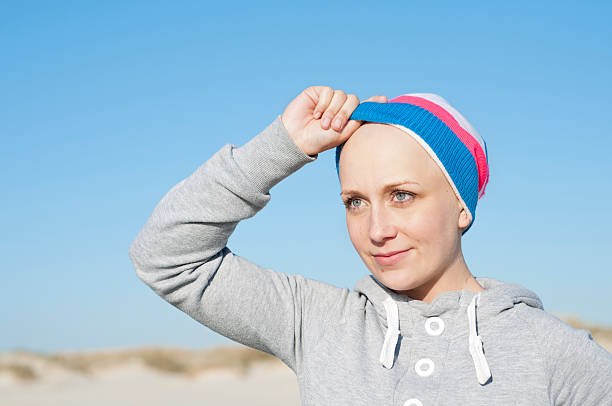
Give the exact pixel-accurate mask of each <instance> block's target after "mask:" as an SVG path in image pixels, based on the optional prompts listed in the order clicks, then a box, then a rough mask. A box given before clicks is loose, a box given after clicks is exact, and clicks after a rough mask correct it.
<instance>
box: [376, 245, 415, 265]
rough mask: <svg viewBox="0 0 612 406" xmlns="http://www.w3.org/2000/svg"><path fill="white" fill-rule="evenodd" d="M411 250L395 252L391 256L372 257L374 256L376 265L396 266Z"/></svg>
mask: <svg viewBox="0 0 612 406" xmlns="http://www.w3.org/2000/svg"><path fill="white" fill-rule="evenodd" d="M411 249H412V248H409V249H407V250H404V251H395V252H394V253H391V255H373V256H374V260H376V262H377V263H378V265H383V266H388V265H393V264H396V263H398V262H399V261H401V260H402V259H403V258H404V257H405V256H406V255H408V253H409V252H410V250H411Z"/></svg>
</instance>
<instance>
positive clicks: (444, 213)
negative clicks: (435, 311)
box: [339, 123, 469, 297]
mask: <svg viewBox="0 0 612 406" xmlns="http://www.w3.org/2000/svg"><path fill="white" fill-rule="evenodd" d="M339 174H340V183H341V189H342V191H341V196H342V200H343V201H344V203H345V204H346V205H347V209H346V224H347V226H348V232H349V235H350V238H351V242H352V243H353V246H354V247H355V249H356V250H357V253H358V254H359V256H360V257H361V259H362V260H363V262H364V263H365V264H366V266H367V267H368V268H369V270H370V271H371V272H372V274H373V275H374V276H375V277H376V279H378V280H379V281H380V282H382V283H383V284H384V285H385V286H387V287H388V288H390V289H392V290H395V291H398V292H399V293H403V294H407V295H409V296H411V297H416V296H418V294H416V292H419V291H421V289H425V287H426V286H430V285H432V284H434V283H435V282H436V281H437V280H438V278H439V277H440V276H441V275H442V273H443V272H444V271H445V270H446V269H447V268H449V267H450V265H451V264H452V263H453V262H454V261H455V260H456V259H457V257H458V256H460V255H461V231H462V229H464V228H465V227H467V226H468V225H469V223H468V217H467V213H465V211H464V210H463V209H462V208H461V205H460V203H459V200H458V199H457V197H456V196H455V194H454V192H453V190H452V188H451V186H450V185H449V183H448V181H447V180H446V178H445V177H444V175H443V173H442V170H441V169H440V168H439V167H438V165H437V164H436V163H435V162H434V161H433V159H432V158H431V157H430V156H429V155H428V154H427V152H426V151H425V150H424V149H423V147H422V146H421V145H420V144H419V143H418V142H417V141H416V140H414V139H413V138H412V137H411V136H410V135H409V134H407V133H406V132H404V131H402V130H400V129H399V128H396V127H393V126H391V125H387V124H379V123H365V124H363V125H362V126H361V127H359V128H358V129H357V131H355V133H354V134H353V135H352V136H351V137H350V138H349V139H348V140H347V141H346V143H345V144H344V146H343V148H342V154H341V155H340V162H339ZM397 251H403V252H401V253H400V254H397V255H392V256H388V255H389V254H391V253H394V252H397ZM380 255H387V256H388V257H386V258H385V257H383V256H380ZM419 288H421V289H419ZM412 293H415V295H413V294H412Z"/></svg>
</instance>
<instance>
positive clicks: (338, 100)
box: [321, 89, 346, 130]
mask: <svg viewBox="0 0 612 406" xmlns="http://www.w3.org/2000/svg"><path fill="white" fill-rule="evenodd" d="M345 101H346V93H344V91H342V90H340V89H337V90H334V95H333V96H332V99H331V102H330V103H329V106H328V107H327V109H326V110H325V112H324V113H323V116H322V117H321V128H322V129H324V130H329V128H330V126H331V123H332V120H333V119H334V117H335V116H336V114H337V113H338V111H340V108H341V107H342V106H343V105H344V102H345ZM334 124H335V125H336V123H334Z"/></svg>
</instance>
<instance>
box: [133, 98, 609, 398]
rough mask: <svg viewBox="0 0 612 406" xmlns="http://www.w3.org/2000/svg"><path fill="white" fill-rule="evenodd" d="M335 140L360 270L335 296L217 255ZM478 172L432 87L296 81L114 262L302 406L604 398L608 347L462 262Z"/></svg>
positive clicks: (465, 132)
mask: <svg viewBox="0 0 612 406" xmlns="http://www.w3.org/2000/svg"><path fill="white" fill-rule="evenodd" d="M349 118H350V119H349ZM335 119H340V120H339V122H336V120H335ZM334 147H337V149H336V158H337V170H338V176H339V177H340V183H341V189H342V193H341V194H342V199H343V201H344V203H345V205H346V220H347V226H348V231H349V235H350V238H351V241H352V243H353V245H354V247H355V249H356V251H357V253H358V254H359V256H360V257H361V258H362V260H363V261H364V263H365V265H366V266H367V267H368V269H369V270H370V271H371V273H372V275H368V276H365V277H363V278H362V279H361V280H359V282H358V283H357V284H356V286H355V288H354V290H348V289H341V288H337V287H334V286H331V285H328V284H326V283H322V282H319V281H315V280H311V279H306V278H303V277H302V276H300V275H294V274H289V273H280V272H275V271H273V270H271V269H267V268H264V267H261V266H259V265H257V264H254V263H252V262H250V261H248V260H247V259H245V258H242V257H240V256H237V255H235V254H233V253H232V251H230V249H229V248H228V247H227V246H226V243H227V240H228V238H229V236H230V234H231V233H232V232H233V230H234V229H235V227H236V225H237V224H238V222H239V221H240V220H243V219H246V218H249V217H251V216H253V215H255V214H256V213H257V212H258V211H259V210H261V209H262V208H263V207H264V206H265V205H266V204H267V202H268V201H269V200H270V194H269V191H270V189H271V188H272V187H273V186H274V185H276V184H277V183H278V182H280V181H281V180H282V179H284V178H286V177H287V176H289V175H290V174H292V173H293V172H295V171H297V170H298V169H300V168H301V167H302V166H304V165H306V164H308V163H311V162H313V161H315V160H316V159H317V156H318V154H319V153H320V152H322V151H325V150H328V149H331V148H334ZM487 165H488V162H487V155H486V145H485V144H484V140H483V139H482V138H481V137H480V136H479V135H478V133H477V132H476V131H475V130H474V128H473V127H472V126H471V125H470V124H469V122H467V120H466V119H465V118H464V117H463V116H462V115H461V114H460V113H459V112H458V111H457V110H455V109H454V108H453V107H452V106H450V105H449V104H448V103H447V102H446V101H445V100H444V99H443V98H441V97H439V96H436V95H432V94H411V95H403V96H400V97H398V98H396V99H393V100H390V101H387V99H386V98H385V97H384V96H374V97H372V98H370V99H368V100H366V101H365V102H363V103H361V104H360V103H359V100H358V99H357V97H356V96H355V95H352V94H349V95H347V94H345V93H344V92H343V91H340V90H333V89H332V88H330V87H326V86H313V87H309V88H308V89H306V90H304V91H303V92H302V93H301V94H300V95H298V96H297V97H296V98H295V99H294V100H293V101H292V102H291V103H290V104H289V105H288V106H287V108H286V109H285V111H284V112H283V114H282V115H281V116H278V117H276V119H275V120H274V121H273V122H272V123H271V124H270V125H269V126H268V127H266V128H265V129H264V130H263V131H262V132H261V133H260V134H258V135H257V136H255V137H254V138H252V139H251V140H250V141H249V142H247V143H246V144H244V145H243V146H241V147H236V146H235V145H232V144H226V145H225V146H223V147H222V148H221V149H220V150H219V151H218V152H217V153H215V154H214V155H213V156H212V157H211V158H210V159H208V160H207V161H206V162H205V163H204V164H203V165H202V166H200V167H199V168H198V169H197V170H196V171H195V172H194V173H193V174H191V175H190V176H189V177H187V178H186V179H184V180H182V181H181V182H179V183H178V184H177V185H175V186H174V187H173V188H172V189H171V190H170V191H169V192H168V193H167V194H166V195H165V196H164V197H163V198H162V200H161V201H160V202H159V204H158V205H157V206H156V208H155V210H154V211H153V213H152V215H151V217H150V218H149V220H148V221H147V223H146V224H145V225H144V227H143V229H142V230H141V231H140V233H139V234H138V236H137V237H136V239H135V240H134V241H133V243H132V245H131V247H130V258H131V260H132V262H133V264H134V267H135V269H136V272H137V275H138V277H139V278H140V279H142V280H143V281H144V282H145V283H146V284H148V285H149V286H150V287H151V288H152V289H153V290H154V291H155V292H156V293H157V294H158V295H160V296H161V297H162V298H164V299H165V300H166V301H168V302H169V303H171V304H173V305H174V306H176V307H178V308H179V309H180V310H182V311H184V312H185V313H187V314H189V315H190V316H191V317H193V318H194V319H195V320H197V321H199V322H200V323H202V324H204V325H206V326H208V327H210V328H211V329H213V330H215V331H217V332H218V333H220V334H222V335H224V336H226V337H229V338H231V339H233V340H235V341H238V342H240V343H243V344H245V345H248V346H250V347H253V348H256V349H259V350H262V351H265V352H267V353H270V354H273V355H275V356H277V357H278V358H280V359H281V360H282V361H283V362H284V363H285V364H286V365H288V366H289V367H290V368H291V369H292V370H293V371H294V372H295V373H296V375H297V378H298V383H299V387H300V396H301V400H302V404H304V405H329V404H337V405H349V404H350V405H371V404H378V405H404V406H421V405H422V406H427V405H459V404H461V405H463V404H470V405H544V404H545V405H551V404H553V405H612V389H611V384H610V382H612V355H610V354H609V353H608V352H607V351H606V350H605V349H603V348H602V347H601V346H599V345H598V344H597V343H596V342H594V341H593V339H592V336H591V335H590V333H589V332H588V331H587V330H576V329H573V328H571V327H570V326H569V325H567V324H566V323H564V322H562V321H561V320H559V319H557V318H556V317H554V316H552V315H550V314H548V313H546V312H545V311H544V309H543V306H542V303H541V301H540V299H539V298H538V296H537V295H536V294H535V293H533V292H532V291H530V290H528V289H526V288H524V287H522V286H520V285H517V284H513V283H505V282H502V281H498V280H495V279H492V278H484V277H477V278H475V277H474V276H472V274H471V272H470V271H469V269H468V268H467V266H466V264H465V261H464V259H463V255H462V252H461V236H462V235H463V234H464V233H465V232H467V231H468V229H469V228H470V227H471V226H472V224H473V221H474V218H475V208H476V202H477V200H478V198H479V197H481V196H482V195H483V194H484V191H485V186H486V183H487V180H488V166H487Z"/></svg>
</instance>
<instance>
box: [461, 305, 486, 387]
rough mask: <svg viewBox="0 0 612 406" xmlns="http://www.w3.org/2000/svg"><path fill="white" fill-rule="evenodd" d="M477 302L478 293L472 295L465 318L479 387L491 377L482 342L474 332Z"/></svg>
mask: <svg viewBox="0 0 612 406" xmlns="http://www.w3.org/2000/svg"><path fill="white" fill-rule="evenodd" d="M477 301H480V293H478V294H476V295H474V297H473V298H472V301H471V302H470V304H469V306H468V307H467V316H468V321H469V324H470V328H469V329H470V338H469V340H470V343H469V344H470V345H469V347H470V354H471V355H472V360H473V361H474V367H475V368H476V376H477V377H478V382H479V383H480V384H481V385H484V384H485V382H487V381H488V380H489V378H490V377H491V371H490V370H489V364H488V363H487V359H486V358H485V356H484V352H483V350H482V340H481V339H480V336H479V335H478V334H477V332H476V304H477Z"/></svg>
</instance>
